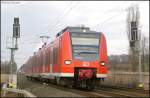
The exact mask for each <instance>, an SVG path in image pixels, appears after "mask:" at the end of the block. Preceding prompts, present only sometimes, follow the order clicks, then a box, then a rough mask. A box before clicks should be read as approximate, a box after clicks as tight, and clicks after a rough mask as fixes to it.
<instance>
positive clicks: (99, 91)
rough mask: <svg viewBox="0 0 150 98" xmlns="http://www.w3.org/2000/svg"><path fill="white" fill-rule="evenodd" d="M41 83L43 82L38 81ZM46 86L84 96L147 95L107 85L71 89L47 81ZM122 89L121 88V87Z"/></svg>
mask: <svg viewBox="0 0 150 98" xmlns="http://www.w3.org/2000/svg"><path fill="white" fill-rule="evenodd" d="M39 83H43V82H39ZM48 86H51V87H54V88H58V89H61V90H65V91H68V92H72V93H76V94H80V95H83V96H85V97H148V96H149V95H148V94H142V93H138V92H136V91H132V92H131V91H130V90H129V91H127V90H120V89H121V88H120V89H115V88H111V87H110V88H108V87H101V88H96V89H95V90H94V91H87V90H85V89H71V88H67V87H63V86H58V85H55V84H52V83H48ZM122 89H123V88H122Z"/></svg>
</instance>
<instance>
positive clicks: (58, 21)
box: [48, 1, 79, 33]
mask: <svg viewBox="0 0 150 98" xmlns="http://www.w3.org/2000/svg"><path fill="white" fill-rule="evenodd" d="M78 4H79V1H78V2H77V3H76V4H75V5H74V6H72V7H71V8H70V9H69V10H68V11H67V12H66V13H64V15H62V16H61V17H60V19H58V20H57V22H56V23H55V25H53V26H52V27H51V28H50V29H49V30H48V33H49V32H50V31H52V30H53V29H54V28H55V27H56V26H57V25H58V24H59V23H60V21H61V20H62V18H64V16H66V15H67V14H69V13H70V12H71V11H72V10H73V9H74V8H75V6H77V5H78Z"/></svg>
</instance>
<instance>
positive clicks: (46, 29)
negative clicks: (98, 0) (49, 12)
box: [41, 1, 73, 32]
mask: <svg viewBox="0 0 150 98" xmlns="http://www.w3.org/2000/svg"><path fill="white" fill-rule="evenodd" d="M72 2H73V1H71V2H70V3H69V4H68V5H69V6H71V5H72ZM68 5H67V7H65V10H64V11H63V13H61V14H59V15H58V16H57V17H56V18H55V19H54V21H53V22H51V23H53V24H54V23H55V22H56V20H57V19H59V17H60V16H62V15H63V14H64V13H65V11H66V10H67V8H69V6H68ZM50 25H52V24H49V25H48V26H47V27H46V28H45V29H44V30H42V31H41V32H46V31H47V29H48V28H49V27H50Z"/></svg>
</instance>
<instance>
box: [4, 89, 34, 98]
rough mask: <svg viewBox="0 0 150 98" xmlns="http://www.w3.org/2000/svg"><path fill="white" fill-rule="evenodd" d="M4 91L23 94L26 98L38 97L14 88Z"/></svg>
mask: <svg viewBox="0 0 150 98" xmlns="http://www.w3.org/2000/svg"><path fill="white" fill-rule="evenodd" d="M2 90H3V91H10V92H14V93H21V94H23V95H24V97H36V96H35V95H33V94H31V93H30V92H28V91H26V90H19V89H14V88H3V89H2Z"/></svg>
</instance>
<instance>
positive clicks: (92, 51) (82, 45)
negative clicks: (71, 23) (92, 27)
mask: <svg viewBox="0 0 150 98" xmlns="http://www.w3.org/2000/svg"><path fill="white" fill-rule="evenodd" d="M99 38H100V33H77V32H72V33H71V40H72V50H73V58H74V59H80V60H87V61H91V60H98V58H99Z"/></svg>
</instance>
